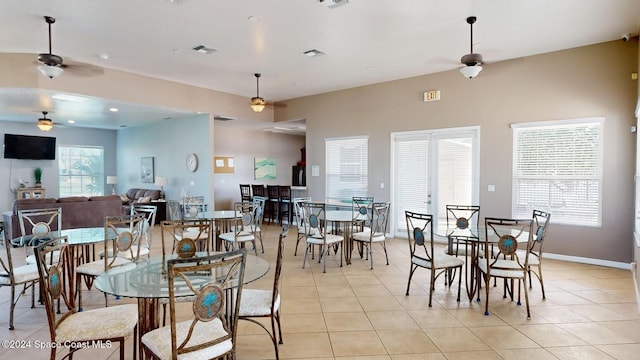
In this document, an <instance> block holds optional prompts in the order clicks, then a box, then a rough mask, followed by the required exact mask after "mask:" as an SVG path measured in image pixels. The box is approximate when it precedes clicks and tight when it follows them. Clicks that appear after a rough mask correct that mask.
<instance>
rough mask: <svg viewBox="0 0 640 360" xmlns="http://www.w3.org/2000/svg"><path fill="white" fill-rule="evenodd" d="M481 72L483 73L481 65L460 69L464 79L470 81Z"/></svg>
mask: <svg viewBox="0 0 640 360" xmlns="http://www.w3.org/2000/svg"><path fill="white" fill-rule="evenodd" d="M480 71H482V66H480V65H471V66H464V67H461V68H460V73H461V74H462V75H464V77H466V78H469V79H473V78H474V77H476V76H478V74H480Z"/></svg>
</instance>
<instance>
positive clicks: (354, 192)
mask: <svg viewBox="0 0 640 360" xmlns="http://www.w3.org/2000/svg"><path fill="white" fill-rule="evenodd" d="M368 143H369V138H368V137H366V136H365V137H349V138H333V139H325V152H326V153H325V154H326V159H325V164H326V172H325V174H326V196H327V198H328V199H333V200H340V201H345V202H351V198H352V197H354V196H366V195H367V192H368V188H367V187H368V182H369V177H368V176H369V170H368V158H369V147H368Z"/></svg>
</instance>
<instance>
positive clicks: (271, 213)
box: [265, 185, 280, 222]
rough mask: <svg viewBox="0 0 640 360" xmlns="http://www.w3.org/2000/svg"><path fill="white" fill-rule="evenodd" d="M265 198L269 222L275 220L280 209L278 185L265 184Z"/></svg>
mask: <svg viewBox="0 0 640 360" xmlns="http://www.w3.org/2000/svg"><path fill="white" fill-rule="evenodd" d="M267 197H268V198H269V199H268V200H267V204H268V206H267V207H268V209H267V211H266V214H265V215H267V216H268V218H269V222H274V221H275V222H277V221H278V218H279V216H280V215H279V213H278V212H279V210H280V192H279V186H278V185H267Z"/></svg>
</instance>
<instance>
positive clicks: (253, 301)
mask: <svg viewBox="0 0 640 360" xmlns="http://www.w3.org/2000/svg"><path fill="white" fill-rule="evenodd" d="M272 297H273V291H271V290H258V289H242V298H241V299H240V312H239V315H240V316H264V315H270V314H271V299H272ZM279 308H280V294H278V296H277V297H276V301H275V304H274V310H278V309H279Z"/></svg>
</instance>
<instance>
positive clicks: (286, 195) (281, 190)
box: [278, 185, 293, 225]
mask: <svg viewBox="0 0 640 360" xmlns="http://www.w3.org/2000/svg"><path fill="white" fill-rule="evenodd" d="M278 197H279V199H280V203H279V205H278V221H279V222H280V225H282V223H283V218H284V217H285V216H286V217H287V224H291V215H292V214H293V209H292V207H293V203H292V202H291V186H289V185H285V186H283V185H280V186H278Z"/></svg>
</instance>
